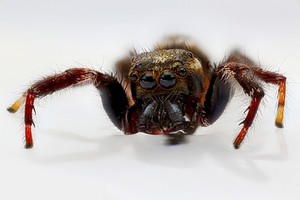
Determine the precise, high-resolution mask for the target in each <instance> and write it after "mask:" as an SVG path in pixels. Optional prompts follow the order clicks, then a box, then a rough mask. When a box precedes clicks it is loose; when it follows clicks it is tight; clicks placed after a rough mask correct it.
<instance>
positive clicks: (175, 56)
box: [8, 37, 286, 149]
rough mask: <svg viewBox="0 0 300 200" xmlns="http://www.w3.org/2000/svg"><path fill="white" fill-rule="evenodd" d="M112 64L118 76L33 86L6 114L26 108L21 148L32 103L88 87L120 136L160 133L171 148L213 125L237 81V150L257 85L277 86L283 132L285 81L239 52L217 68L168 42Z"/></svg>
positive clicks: (70, 75) (88, 74)
mask: <svg viewBox="0 0 300 200" xmlns="http://www.w3.org/2000/svg"><path fill="white" fill-rule="evenodd" d="M130 57H131V58H126V59H122V60H121V61H119V62H118V63H117V65H116V71H117V74H118V76H113V75H110V74H106V73H102V72H99V71H95V70H93V69H88V68H72V69H68V70H66V71H64V72H62V73H59V74H55V75H52V76H49V77H46V78H44V79H42V80H40V81H37V82H36V83H34V84H33V85H31V87H30V88H29V89H28V90H27V91H26V92H25V93H24V94H23V95H22V97H21V98H20V99H19V100H17V101H16V102H15V103H14V104H13V105H12V106H11V107H9V108H8V111H9V112H12V113H14V112H16V111H17V110H18V109H19V107H20V106H21V105H22V104H23V103H25V139H26V145H25V148H31V147H32V146H33V140H32V134H31V126H32V124H33V120H32V111H33V110H34V100H35V99H36V98H42V97H45V96H46V95H49V94H52V93H54V92H56V91H58V90H61V89H65V88H68V87H71V86H80V85H86V84H93V85H94V86H95V87H96V88H97V89H98V90H99V92H100V95H101V98H102V103H103V107H104V109H105V111H106V113H107V115H108V116H109V118H110V119H111V121H112V123H113V124H114V125H115V126H116V127H117V128H119V129H120V130H122V131H124V133H125V134H135V133H137V132H144V133H148V134H153V135H157V134H164V135H167V136H168V138H169V140H168V141H169V142H171V143H174V144H176V143H180V142H182V140H183V139H184V135H188V134H193V133H194V132H195V131H196V129H197V127H198V126H208V125H210V124H212V123H214V122H215V121H216V120H217V119H218V118H219V117H220V115H221V114H222V113H223V111H224V109H225V107H226V105H227V103H228V102H229V101H230V99H231V97H232V95H233V93H234V89H233V88H234V87H233V86H232V83H231V82H232V81H231V80H236V82H238V83H239V85H240V86H241V87H242V89H243V91H244V92H245V93H246V94H247V95H248V96H250V98H251V103H250V105H249V107H248V108H247V111H248V113H247V116H246V118H245V120H244V121H243V122H242V123H241V124H242V125H243V128H242V129H241V131H240V132H239V134H238V135H237V137H236V138H235V140H234V142H233V145H234V148H236V149H237V148H239V147H240V145H241V143H242V141H243V139H244V138H245V136H246V134H247V132H248V129H249V127H250V126H251V124H252V122H253V119H254V117H255V115H256V112H257V109H258V107H259V104H260V101H261V99H262V98H263V96H264V90H263V88H262V84H261V82H265V83H271V84H275V85H278V87H279V89H278V110H277V117H276V121H275V125H276V126H277V127H279V128H281V127H283V124H282V121H283V113H284V103H285V92H286V77H284V76H283V75H281V74H278V73H275V72H271V71H266V70H263V69H262V68H261V67H260V66H258V65H256V64H255V63H254V62H253V61H252V60H250V59H249V58H247V57H246V56H244V55H242V54H241V53H239V52H238V51H235V52H233V53H232V54H230V55H229V56H228V58H227V59H225V60H224V61H223V62H221V63H220V64H218V65H214V66H212V65H210V63H209V61H208V58H207V56H206V55H205V54H204V53H203V52H202V51H201V50H200V49H199V48H198V47H197V46H195V45H194V44H193V43H191V44H189V43H188V42H187V41H184V39H183V40H182V38H178V37H172V38H169V39H168V40H167V42H166V43H163V44H160V45H158V47H156V48H154V50H153V51H150V52H143V53H141V54H137V53H133V54H132V55H131V56H130Z"/></svg>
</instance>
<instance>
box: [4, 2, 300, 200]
mask: <svg viewBox="0 0 300 200" xmlns="http://www.w3.org/2000/svg"><path fill="white" fill-rule="evenodd" d="M299 24H300V2H299V1H294V0H288V1H280V0H272V1H268V0H267V1H258V0H255V1H244V2H241V1H236V0H229V1H226V2H225V1H224V2H223V3H222V2H219V1H188V2H184V3H179V2H173V1H164V2H161V1H148V2H142V1H135V0H130V1H123V2H118V1H109V2H108V1H107V2H102V1H79V0H76V1H63V2H62V1H35V0H29V1H22V2H20V1H5V0H4V1H0V44H1V46H0V67H1V72H2V73H1V74H0V76H1V77H0V80H1V84H0V89H1V94H2V95H1V97H2V98H1V99H0V102H1V103H0V105H1V107H0V108H1V111H0V114H1V123H0V126H1V134H0V158H1V165H0V166H1V167H0V169H1V170H0V186H1V192H0V199H21V198H23V199H54V198H55V199H122V200H123V199H131V200H132V199H137V200H140V199H172V200H175V199H251V200H252V199H264V200H265V199H299V198H300V192H299V188H300V174H299V172H298V170H299V168H300V158H299V154H300V147H299V144H298V141H299V139H300V134H299V133H298V127H297V126H296V125H297V123H298V121H299V120H298V118H299V114H300V111H299V105H298V104H299V102H300V94H299V91H300V90H299V89H300V83H299V81H298V75H299V74H300V70H299V67H298V66H299V63H300V59H299V52H300V40H299V35H300V28H299ZM173 33H181V34H186V35H190V36H192V37H193V38H195V39H196V40H198V41H199V43H200V44H201V45H202V46H203V48H204V49H205V50H206V51H207V52H208V54H209V55H210V57H211V58H212V61H216V62H217V61H220V60H221V59H223V58H224V56H225V55H226V54H228V53H229V52H230V50H231V49H233V48H240V49H241V50H242V51H243V52H245V54H247V55H249V56H250V57H252V58H253V59H254V60H257V61H259V62H261V63H262V65H264V66H266V68H268V69H272V70H275V71H277V70H279V71H280V72H283V73H284V74H285V75H286V76H287V77H288V96H287V110H286V118H285V127H284V129H277V128H276V127H275V126H274V119H275V114H276V88H275V87H272V86H267V87H266V88H267V91H268V92H267V95H266V97H265V100H264V103H263V106H261V108H260V113H259V117H258V119H257V120H256V121H255V125H254V127H253V128H252V129H251V131H250V133H249V135H248V136H247V138H246V141H245V142H244V144H243V146H242V147H241V149H239V150H234V149H233V147H232V144H231V143H232V141H233V138H234V136H235V134H236V133H237V132H238V131H239V128H240V127H239V126H238V123H239V122H240V120H241V118H242V117H244V115H243V114H242V113H243V111H244V110H245V108H246V107H247V106H248V105H247V98H246V97H243V96H242V95H238V97H237V99H235V100H234V101H233V102H231V104H230V106H229V107H228V109H227V110H226V112H225V113H224V115H223V116H222V118H221V119H220V120H219V121H218V122H217V123H215V124H214V125H213V126H211V127H208V128H200V129H199V130H198V131H197V134H196V135H193V136H191V137H189V138H188V142H187V143H186V144H183V145H177V146H168V145H165V144H164V141H165V140H164V139H165V138H164V137H162V136H151V135H145V134H137V135H133V136H124V135H122V133H121V132H120V131H119V130H117V129H116V128H115V127H114V126H113V125H112V123H111V122H110V121H109V119H108V118H107V116H106V115H105V113H104V111H103V108H102V105H101V102H100V101H99V99H100V98H99V97H98V94H97V92H96V91H95V90H94V89H93V87H89V86H88V87H83V88H80V89H75V90H67V91H66V92H61V93H59V94H56V95H53V96H51V97H49V98H46V99H45V100H41V101H37V105H36V109H37V115H36V116H35V122H36V125H37V127H36V128H35V129H34V130H33V131H34V139H35V142H36V143H35V144H36V145H35V147H34V148H33V149H31V150H25V149H23V148H22V138H23V125H22V114H17V115H11V114H9V113H7V112H6V110H5V108H6V107H7V106H8V105H10V103H12V102H13V101H14V100H16V98H17V97H18V96H19V95H20V94H21V92H22V91H23V90H24V89H25V88H26V87H27V86H28V85H29V84H30V83H31V82H32V81H33V80H36V79H39V78H40V77H41V76H45V75H47V74H51V73H53V72H57V71H62V70H64V69H66V68H68V67H72V66H80V65H85V66H88V67H92V68H95V69H100V68H101V69H103V70H106V71H108V70H109V69H110V68H111V66H112V65H113V64H114V62H115V61H116V59H118V58H119V57H122V56H124V55H126V51H127V50H129V49H130V48H132V47H136V48H137V49H139V48H151V46H152V45H154V44H156V41H157V40H159V39H160V38H161V37H162V36H164V35H166V34H173ZM79 63H80V64H79ZM241 99H242V101H241ZM237 108H238V109H237Z"/></svg>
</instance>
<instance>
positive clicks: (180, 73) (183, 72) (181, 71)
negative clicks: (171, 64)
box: [177, 67, 187, 77]
mask: <svg viewBox="0 0 300 200" xmlns="http://www.w3.org/2000/svg"><path fill="white" fill-rule="evenodd" d="M177 73H178V75H179V76H182V77H184V76H186V74H187V70H186V68H184V67H180V68H179V69H178V71H177Z"/></svg>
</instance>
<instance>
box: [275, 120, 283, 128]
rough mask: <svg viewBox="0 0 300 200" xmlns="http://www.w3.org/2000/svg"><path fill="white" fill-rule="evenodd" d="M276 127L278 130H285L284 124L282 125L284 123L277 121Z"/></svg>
mask: <svg viewBox="0 0 300 200" xmlns="http://www.w3.org/2000/svg"><path fill="white" fill-rule="evenodd" d="M275 126H276V127H277V128H283V123H282V121H277V120H276V121H275Z"/></svg>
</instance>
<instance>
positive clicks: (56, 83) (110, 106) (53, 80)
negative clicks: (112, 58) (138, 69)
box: [7, 68, 128, 148]
mask: <svg viewBox="0 0 300 200" xmlns="http://www.w3.org/2000/svg"><path fill="white" fill-rule="evenodd" d="M86 84H93V85H94V86H95V87H96V88H97V89H98V90H99V91H100V94H101V98H102V103H103V105H104V109H105V111H106V112H107V114H108V116H109V117H110V119H111V120H112V122H113V123H114V124H115V126H117V127H118V128H119V129H121V128H122V126H123V120H124V116H125V112H126V110H127V108H128V100H127V96H126V94H125V92H124V90H123V88H122V86H121V84H120V83H119V82H118V81H117V80H116V78H115V77H113V76H111V75H108V74H102V73H100V72H98V71H95V70H92V69H87V68H73V69H69V70H66V71H64V72H62V73H60V74H56V75H53V76H49V77H46V78H44V79H42V80H40V81H38V82H36V83H34V84H33V85H31V87H30V88H29V89H28V90H27V91H26V92H25V93H24V94H23V95H22V97H21V98H20V99H19V100H17V101H16V102H15V103H14V104H13V105H12V106H11V107H9V108H8V109H7V110H8V111H9V112H12V113H14V112H16V111H17V110H18V109H19V107H20V106H21V105H22V104H23V103H25V118H24V121H25V141H26V144H25V148H31V147H32V146H33V140H32V132H31V126H32V124H33V119H32V111H33V110H34V100H35V99H36V98H42V97H45V96H47V95H49V94H52V93H53V92H56V91H59V90H62V89H65V88H68V87H70V86H80V85H86Z"/></svg>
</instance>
